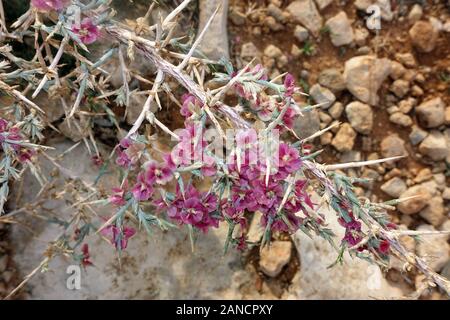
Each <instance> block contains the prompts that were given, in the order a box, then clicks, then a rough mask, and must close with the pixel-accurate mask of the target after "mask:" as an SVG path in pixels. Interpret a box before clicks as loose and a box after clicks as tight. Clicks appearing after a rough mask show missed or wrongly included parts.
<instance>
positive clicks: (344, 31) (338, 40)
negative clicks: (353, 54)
mask: <svg viewBox="0 0 450 320" xmlns="http://www.w3.org/2000/svg"><path fill="white" fill-rule="evenodd" d="M325 25H326V26H327V27H328V28H329V29H330V37H331V43H333V45H334V46H335V47H339V46H343V45H347V44H350V43H352V42H353V39H354V35H353V29H352V25H351V23H350V21H349V20H348V18H347V14H346V13H345V12H344V11H341V12H339V13H338V14H337V15H335V16H334V17H332V18H330V19H328V20H327V22H326V23H325Z"/></svg>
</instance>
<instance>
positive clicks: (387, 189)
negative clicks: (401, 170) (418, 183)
mask: <svg viewBox="0 0 450 320" xmlns="http://www.w3.org/2000/svg"><path fill="white" fill-rule="evenodd" d="M406 188H407V187H406V183H405V181H403V180H402V179H400V178H399V177H394V178H392V179H391V180H388V181H386V182H385V183H383V184H382V185H381V187H380V189H381V190H382V191H383V192H384V193H386V194H388V195H390V196H391V197H393V198H399V197H400V195H401V194H402V193H403V192H405V191H406Z"/></svg>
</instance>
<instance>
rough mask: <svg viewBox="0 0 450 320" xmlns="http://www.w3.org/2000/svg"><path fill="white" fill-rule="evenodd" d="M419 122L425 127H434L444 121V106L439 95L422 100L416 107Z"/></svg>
mask: <svg viewBox="0 0 450 320" xmlns="http://www.w3.org/2000/svg"><path fill="white" fill-rule="evenodd" d="M416 114H417V117H418V119H419V123H420V124H421V125H422V126H423V127H425V128H436V127H439V126H440V125H441V124H443V123H444V121H445V120H444V119H445V106H444V102H443V101H442V99H441V98H440V97H437V98H434V99H431V100H428V101H425V102H422V103H421V104H420V105H419V106H418V107H416Z"/></svg>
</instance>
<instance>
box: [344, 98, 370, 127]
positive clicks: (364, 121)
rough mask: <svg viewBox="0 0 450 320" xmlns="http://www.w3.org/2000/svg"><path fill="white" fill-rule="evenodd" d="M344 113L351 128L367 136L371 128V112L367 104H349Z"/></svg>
mask: <svg viewBox="0 0 450 320" xmlns="http://www.w3.org/2000/svg"><path fill="white" fill-rule="evenodd" d="M345 113H346V115H347V118H348V120H349V121H350V124H351V125H352V127H353V128H354V129H355V130H356V131H358V132H359V133H362V134H369V133H370V132H371V131H372V126H373V112H372V108H371V107H370V106H369V105H368V104H364V103H361V102H358V101H354V102H352V103H349V104H348V105H347V106H346V107H345Z"/></svg>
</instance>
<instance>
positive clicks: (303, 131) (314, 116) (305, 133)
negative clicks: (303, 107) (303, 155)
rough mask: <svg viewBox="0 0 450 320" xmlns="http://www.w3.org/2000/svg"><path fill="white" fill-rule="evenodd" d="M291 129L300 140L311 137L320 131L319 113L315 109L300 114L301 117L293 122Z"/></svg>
mask: <svg viewBox="0 0 450 320" xmlns="http://www.w3.org/2000/svg"><path fill="white" fill-rule="evenodd" d="M293 129H294V132H295V134H296V135H297V136H298V137H299V138H300V139H304V138H307V137H309V136H311V135H313V134H314V133H316V132H317V131H319V130H320V118H319V112H318V111H317V110H316V109H314V110H311V111H308V112H302V115H300V116H298V117H297V118H296V119H295V120H294V126H293Z"/></svg>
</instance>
